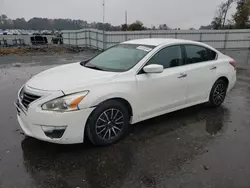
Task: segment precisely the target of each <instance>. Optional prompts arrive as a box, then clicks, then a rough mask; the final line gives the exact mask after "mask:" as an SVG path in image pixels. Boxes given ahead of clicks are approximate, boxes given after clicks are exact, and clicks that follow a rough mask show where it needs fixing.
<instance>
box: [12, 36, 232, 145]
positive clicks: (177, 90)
mask: <svg viewBox="0 0 250 188" xmlns="http://www.w3.org/2000/svg"><path fill="white" fill-rule="evenodd" d="M235 83H236V67H235V61H234V60H233V59H232V58H230V57H228V56H226V55H224V54H222V53H221V52H219V51H217V50H216V49H214V48H212V47H210V46H208V45H206V44H203V43H199V42H194V41H187V40H177V39H141V40H133V41H127V42H124V43H121V44H119V45H116V46H114V47H112V48H110V49H108V50H106V51H104V52H103V53H101V54H99V55H97V56H96V57H94V58H92V59H90V60H88V61H85V62H81V63H80V62H78V63H73V64H68V65H62V66H59V67H56V68H52V69H49V70H47V71H44V72H42V73H40V74H38V75H36V76H34V77H33V78H31V79H30V80H29V81H28V82H27V83H26V84H25V85H24V86H23V87H22V88H21V89H20V91H19V92H18V101H17V103H16V107H17V111H18V116H17V117H18V121H19V124H20V125H21V127H22V129H23V131H24V132H25V134H26V135H28V136H31V137H34V138H37V139H40V140H44V141H48V142H53V143H59V144H73V143H81V142H83V141H84V139H85V136H86V137H88V139H90V141H91V142H92V143H93V144H96V145H108V144H112V143H114V142H116V141H118V140H119V139H121V138H122V137H123V136H124V135H126V133H127V132H128V127H129V125H130V124H134V123H137V122H140V121H143V120H146V119H149V118H152V117H156V116H160V115H163V114H165V113H169V112H172V111H176V110H179V109H182V108H186V107H189V106H193V105H196V104H200V103H206V102H209V103H210V105H211V106H213V107H218V106H220V105H221V104H222V103H223V101H224V99H225V97H226V94H227V92H229V91H230V90H231V89H232V88H233V86H234V85H235Z"/></svg>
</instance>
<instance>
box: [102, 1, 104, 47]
mask: <svg viewBox="0 0 250 188" xmlns="http://www.w3.org/2000/svg"><path fill="white" fill-rule="evenodd" d="M102 5H103V20H102V36H103V50H105V44H104V43H105V26H104V25H105V0H103V4H102Z"/></svg>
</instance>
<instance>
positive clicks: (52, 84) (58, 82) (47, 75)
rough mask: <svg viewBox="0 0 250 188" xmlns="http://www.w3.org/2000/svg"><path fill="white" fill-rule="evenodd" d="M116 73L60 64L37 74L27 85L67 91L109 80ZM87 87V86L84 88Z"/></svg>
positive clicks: (47, 89)
mask: <svg viewBox="0 0 250 188" xmlns="http://www.w3.org/2000/svg"><path fill="white" fill-rule="evenodd" d="M117 74H118V73H116V72H106V71H99V70H94V69H90V68H86V67H83V66H82V65H80V63H72V64H67V65H61V66H58V67H55V68H51V69H48V70H46V71H44V72H41V73H40V74H37V75H36V76H34V77H33V78H31V79H30V80H29V81H28V82H27V84H26V85H27V86H28V87H31V88H35V89H39V90H46V91H58V90H61V91H69V90H75V89H77V88H79V89H82V88H83V87H85V86H86V87H87V86H88V85H93V84H101V83H106V82H109V81H111V80H112V79H113V78H114V77H115V76H116V75H117ZM84 89H88V88H84Z"/></svg>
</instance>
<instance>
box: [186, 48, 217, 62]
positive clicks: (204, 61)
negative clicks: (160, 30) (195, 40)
mask: <svg viewBox="0 0 250 188" xmlns="http://www.w3.org/2000/svg"><path fill="white" fill-rule="evenodd" d="M187 45H188V46H197V47H202V48H205V49H206V50H211V51H213V52H215V53H216V56H215V59H213V60H208V61H200V62H196V63H192V64H187V62H186V60H187V51H186V47H185V46H187ZM181 46H182V48H183V52H184V54H183V55H184V66H186V65H195V64H198V63H206V62H211V61H215V60H217V59H218V53H217V52H216V51H214V50H213V49H211V48H209V47H206V46H203V45H199V44H189V43H186V44H181Z"/></svg>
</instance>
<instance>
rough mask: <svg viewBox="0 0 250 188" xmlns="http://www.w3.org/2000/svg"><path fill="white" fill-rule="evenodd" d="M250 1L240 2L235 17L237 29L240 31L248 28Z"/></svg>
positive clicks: (243, 0) (240, 0) (241, 0)
mask: <svg viewBox="0 0 250 188" xmlns="http://www.w3.org/2000/svg"><path fill="white" fill-rule="evenodd" d="M249 6H250V0H238V1H237V7H236V9H237V11H236V13H235V14H234V15H233V20H234V22H235V27H236V28H238V29H245V28H248V25H249V24H248V22H249Z"/></svg>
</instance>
